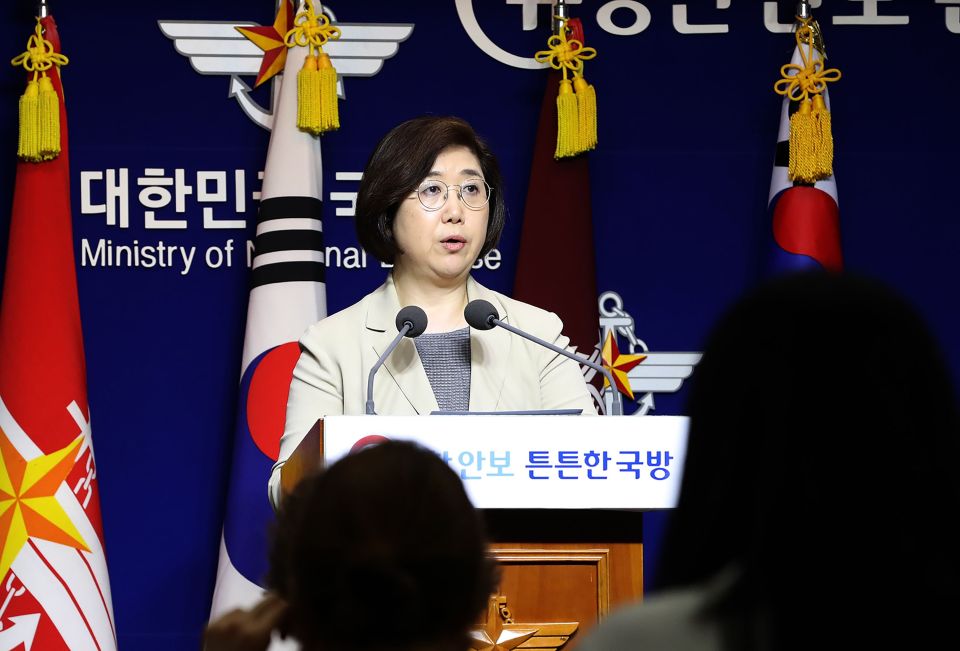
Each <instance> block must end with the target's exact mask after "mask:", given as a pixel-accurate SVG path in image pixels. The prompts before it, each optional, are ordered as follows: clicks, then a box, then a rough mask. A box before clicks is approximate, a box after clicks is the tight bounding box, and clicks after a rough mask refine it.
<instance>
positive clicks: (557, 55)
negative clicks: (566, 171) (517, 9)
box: [534, 16, 597, 158]
mask: <svg viewBox="0 0 960 651" xmlns="http://www.w3.org/2000/svg"><path fill="white" fill-rule="evenodd" d="M555 18H559V19H560V21H561V27H560V30H559V32H558V33H557V34H554V35H553V36H551V37H550V38H549V39H547V47H548V48H549V49H547V50H541V51H539V52H537V53H536V54H535V55H534V59H536V60H537V61H538V62H540V63H547V64H549V65H550V67H551V68H553V69H554V70H561V71H563V79H562V80H561V81H560V92H559V93H558V94H557V149H556V151H554V154H553V157H554V158H567V157H570V156H576V155H577V154H582V153H583V152H585V151H587V150H589V149H593V148H594V147H596V146H597V94H596V91H595V90H594V89H593V86H591V85H590V84H588V83H587V80H586V79H584V78H583V72H582V71H583V62H584V61H588V60H590V59H592V58H594V57H595V56H597V51H596V50H595V49H593V48H592V47H584V45H583V43H582V42H581V41H580V40H577V39H573V40H568V39H567V32H568V31H572V30H568V29H567V23H568V22H569V19H567V18H563V17H560V16H555ZM576 25H578V26H579V21H578V22H577V23H576ZM577 33H578V34H579V33H580V30H579V27H578V29H577ZM568 74H572V75H573V78H574V80H573V82H571V81H570V80H569V79H567V75H568ZM574 88H576V92H574Z"/></svg>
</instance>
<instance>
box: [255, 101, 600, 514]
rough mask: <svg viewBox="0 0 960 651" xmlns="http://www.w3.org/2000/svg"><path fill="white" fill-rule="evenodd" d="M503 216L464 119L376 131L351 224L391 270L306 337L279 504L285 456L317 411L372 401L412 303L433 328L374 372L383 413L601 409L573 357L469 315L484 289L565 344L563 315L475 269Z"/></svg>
mask: <svg viewBox="0 0 960 651" xmlns="http://www.w3.org/2000/svg"><path fill="white" fill-rule="evenodd" d="M505 218H506V207H505V205H504V201H503V192H502V186H501V178H500V168H499V165H498V163H497V160H496V158H495V157H494V155H493V154H492V153H491V152H490V150H489V148H488V147H487V145H486V143H485V142H484V141H483V140H481V139H480V138H479V137H478V136H477V134H476V133H475V132H474V130H473V128H472V127H471V126H470V125H469V124H467V123H466V122H465V121H463V120H461V119H459V118H455V117H434V116H425V117H419V118H415V119H412V120H408V121H407V122H404V123H402V124H400V125H398V126H397V127H394V128H393V129H392V130H391V131H390V132H389V133H388V134H387V135H386V136H385V137H384V138H383V139H382V140H381V141H380V143H379V144H378V145H377V147H376V149H375V150H374V152H373V154H372V155H371V157H370V160H369V161H368V162H367V165H366V168H365V169H364V173H363V180H362V181H361V182H360V190H359V194H358V196H357V204H356V227H357V236H358V239H359V241H360V244H361V245H362V246H363V248H364V249H366V251H367V252H368V253H370V254H371V255H373V256H374V257H376V258H377V259H379V260H380V261H381V262H386V263H392V264H393V269H392V271H391V272H390V274H389V275H388V276H387V280H386V282H385V283H384V284H383V285H381V286H380V287H379V288H377V289H376V290H375V291H373V292H372V293H370V294H368V295H367V296H365V297H363V298H362V299H361V300H360V301H359V302H357V303H355V304H354V305H352V306H350V307H348V308H346V309H345V310H342V311H340V312H338V313H336V314H333V315H331V316H328V317H326V318H325V319H323V320H321V321H319V322H317V323H315V324H314V325H312V326H311V327H310V328H309V329H308V330H307V332H306V333H305V334H304V335H303V337H302V338H301V339H300V348H301V355H300V360H299V361H298V363H297V366H296V368H295V369H294V372H293V381H292V383H291V385H290V395H289V399H288V402H287V416H286V426H285V429H284V434H283V438H282V439H281V441H280V455H279V460H278V461H277V463H276V465H275V466H274V468H273V473H272V475H271V478H270V499H271V501H272V502H273V503H274V505H275V506H276V504H277V503H278V501H279V495H280V467H281V466H282V465H283V463H284V461H285V460H286V459H287V458H288V457H289V456H290V454H291V453H292V452H293V451H294V449H295V448H296V447H297V445H298V444H299V443H300V441H301V440H302V439H303V437H304V436H305V435H306V433H307V432H308V431H309V430H310V428H311V427H312V426H313V425H314V423H315V422H316V421H317V419H318V418H320V417H322V416H327V415H336V414H363V413H365V407H366V404H367V399H368V396H367V384H368V375H369V374H370V370H371V369H372V368H373V367H374V365H375V364H376V363H377V362H378V360H379V359H380V357H381V356H382V355H383V354H384V352H385V350H386V349H387V348H388V347H389V345H390V344H391V342H392V341H393V340H394V339H395V337H396V336H397V334H398V326H397V325H396V324H395V320H396V319H397V313H398V312H399V311H400V309H401V308H402V307H404V306H411V305H416V306H419V307H420V308H422V309H423V311H424V312H425V313H426V317H427V318H426V328H425V331H424V332H423V334H421V335H419V336H418V337H416V338H415V339H412V338H404V339H403V340H402V341H400V343H399V344H398V345H397V347H396V348H395V349H394V350H393V352H392V353H390V355H389V357H387V359H386V360H385V361H384V363H383V367H382V368H381V369H380V370H379V371H378V372H377V374H376V378H375V382H374V391H373V396H372V398H373V402H374V404H375V405H376V412H377V413H379V414H389V415H416V414H430V413H432V412H435V411H464V412H466V411H470V412H498V411H518V410H554V409H581V410H582V413H585V414H595V413H596V412H595V410H594V406H593V399H592V398H591V397H590V394H589V392H588V390H587V388H586V385H585V383H584V380H583V376H582V374H581V372H580V369H579V367H578V365H577V364H576V362H574V361H573V360H571V359H569V358H566V357H563V356H562V355H559V354H557V353H555V352H553V351H551V350H549V349H548V348H545V347H543V346H540V345H537V344H535V343H532V342H530V341H527V340H526V339H522V338H520V337H518V336H516V335H514V334H512V333H510V332H508V331H507V330H504V329H502V328H492V329H489V330H484V331H480V330H476V329H471V328H470V327H469V326H468V325H467V321H466V320H465V317H464V308H465V307H466V305H467V303H468V302H470V301H473V300H474V299H483V300H486V301H488V302H489V303H490V304H491V305H492V306H493V307H494V308H495V309H496V310H497V312H498V313H499V319H500V320H502V321H503V322H505V323H509V324H511V325H513V326H514V327H516V328H519V329H521V330H524V331H526V332H529V333H531V334H534V335H536V336H538V337H540V338H541V339H544V340H546V341H548V342H550V343H552V344H554V345H557V346H560V347H566V346H567V345H568V343H569V340H568V339H567V337H565V336H564V335H562V334H561V330H562V326H563V324H562V323H561V321H560V319H559V318H558V317H557V316H556V315H555V314H553V313H551V312H546V311H544V310H541V309H539V308H537V307H533V306H531V305H528V304H526V303H522V302H520V301H515V300H513V299H511V298H509V297H507V296H504V295H503V294H500V293H497V292H494V291H491V290H489V289H487V288H485V287H483V286H482V285H480V284H479V283H477V282H476V281H475V280H474V279H473V278H472V277H471V276H470V269H471V268H472V266H473V264H474V262H475V261H476V260H477V259H478V258H479V257H480V256H483V255H485V254H486V253H487V252H488V251H490V250H491V249H492V248H493V247H494V246H495V245H496V244H497V241H498V240H499V238H500V233H501V232H502V231H503V225H504V221H505ZM544 273H545V282H549V278H547V277H546V276H547V275H548V273H549V272H548V270H544Z"/></svg>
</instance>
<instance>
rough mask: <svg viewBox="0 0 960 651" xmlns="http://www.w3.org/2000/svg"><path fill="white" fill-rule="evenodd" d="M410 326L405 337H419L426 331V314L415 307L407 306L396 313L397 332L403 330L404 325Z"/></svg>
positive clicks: (421, 309)
mask: <svg viewBox="0 0 960 651" xmlns="http://www.w3.org/2000/svg"><path fill="white" fill-rule="evenodd" d="M407 323H409V324H410V330H409V331H408V332H407V336H408V337H410V338H413V337H419V336H420V335H422V334H423V331H424V330H426V329H427V313H426V312H424V311H423V308H420V307H417V306H416V305H408V306H406V307H405V308H403V309H401V310H400V311H399V312H397V330H398V331H399V330H403V326H404V324H407Z"/></svg>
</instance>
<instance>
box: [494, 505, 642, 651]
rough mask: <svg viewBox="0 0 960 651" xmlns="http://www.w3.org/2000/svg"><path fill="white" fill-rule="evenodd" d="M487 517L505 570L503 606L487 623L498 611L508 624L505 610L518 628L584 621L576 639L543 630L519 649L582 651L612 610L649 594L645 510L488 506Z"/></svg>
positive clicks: (501, 590)
mask: <svg viewBox="0 0 960 651" xmlns="http://www.w3.org/2000/svg"><path fill="white" fill-rule="evenodd" d="M484 517H485V519H486V521H487V529H488V534H489V536H490V539H491V540H492V541H493V542H492V543H491V553H492V555H493V556H494V557H495V558H496V559H497V562H498V564H499V566H500V571H501V581H500V586H499V590H498V594H497V595H496V598H497V599H499V601H500V605H501V608H500V610H499V612H497V611H495V610H494V609H491V610H490V611H489V612H488V613H487V617H486V619H485V620H484V623H483V625H482V626H483V628H485V629H488V630H489V629H491V627H493V626H494V624H495V623H494V622H491V621H490V619H491V618H493V617H496V616H497V615H500V619H501V620H502V621H501V622H500V623H501V624H503V623H507V621H506V620H507V619H508V618H507V617H504V616H503V615H502V613H503V608H504V607H505V608H506V609H507V613H508V615H509V620H510V622H509V623H510V626H508V628H513V629H516V630H523V629H525V628H526V629H530V630H532V629H534V628H537V629H538V630H540V631H541V632H542V631H546V632H547V633H550V632H552V630H557V629H556V628H555V627H557V626H559V625H562V624H565V625H567V626H568V627H569V626H570V625H572V624H576V627H575V628H574V629H573V630H572V631H571V634H570V635H569V636H563V635H560V636H557V635H543V634H539V635H538V634H535V635H533V636H532V637H531V638H530V639H528V640H526V641H525V642H523V643H522V644H520V645H518V646H517V647H516V648H518V649H533V648H539V649H546V648H562V649H564V650H565V651H569V650H571V649H575V648H576V641H577V639H578V637H582V636H583V634H584V633H585V632H586V631H588V630H589V629H591V628H593V627H594V626H596V624H597V623H598V622H599V621H600V620H601V619H603V617H605V616H606V615H607V614H608V613H609V612H610V610H611V609H612V608H614V607H616V606H619V605H623V604H627V603H632V602H635V601H638V600H640V599H641V597H642V594H643V544H642V542H641V541H642V529H643V528H642V518H641V515H640V513H639V512H628V511H594V510H589V511H581V510H568V511H562V510H561V511H558V510H507V511H504V510H487V511H484ZM565 638H568V639H565Z"/></svg>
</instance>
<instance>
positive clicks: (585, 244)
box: [513, 70, 600, 357]
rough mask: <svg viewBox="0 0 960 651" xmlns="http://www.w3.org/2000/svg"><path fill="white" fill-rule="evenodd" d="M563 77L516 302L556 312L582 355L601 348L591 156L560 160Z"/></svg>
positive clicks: (530, 207) (526, 222)
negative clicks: (556, 153)
mask: <svg viewBox="0 0 960 651" xmlns="http://www.w3.org/2000/svg"><path fill="white" fill-rule="evenodd" d="M559 86H560V73H559V72H557V71H554V70H551V71H550V73H549V76H548V78H547V88H546V91H545V92H544V94H543V105H542V106H541V109H540V125H539V127H538V128H537V139H536V144H535V145H534V150H533V164H532V169H531V171H530V185H529V188H528V189H527V203H526V207H525V208H524V213H523V230H522V232H521V236H520V251H519V253H518V257H517V271H516V276H515V278H514V285H513V296H514V298H516V299H518V300H521V301H526V302H527V303H531V304H533V305H536V306H538V307H542V308H544V309H547V310H550V311H551V312H556V313H557V315H558V316H559V317H560V318H561V319H562V320H563V332H564V334H565V335H567V336H568V337H570V342H571V344H573V345H574V346H576V347H577V350H578V352H580V353H581V354H584V355H586V356H588V357H589V356H591V355H593V354H594V352H595V348H596V346H597V344H598V343H599V340H600V337H599V318H600V315H599V310H598V308H597V280H596V269H595V266H594V251H593V224H592V219H591V214H590V169H589V166H588V162H589V161H588V159H587V157H586V155H584V154H581V155H580V156H576V157H574V158H564V159H560V160H555V159H554V157H553V153H554V150H555V149H556V143H557V104H556V100H557V93H558V90H559Z"/></svg>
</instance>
